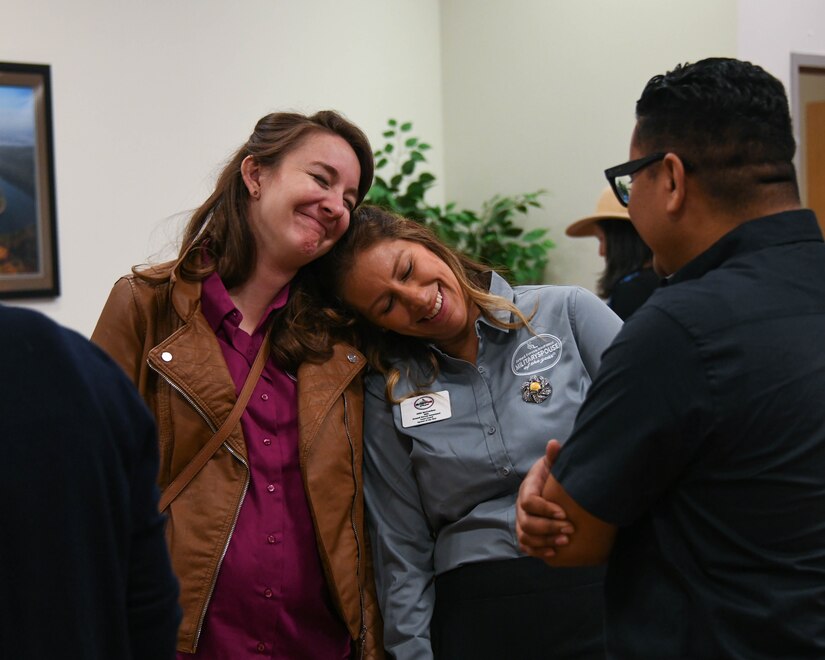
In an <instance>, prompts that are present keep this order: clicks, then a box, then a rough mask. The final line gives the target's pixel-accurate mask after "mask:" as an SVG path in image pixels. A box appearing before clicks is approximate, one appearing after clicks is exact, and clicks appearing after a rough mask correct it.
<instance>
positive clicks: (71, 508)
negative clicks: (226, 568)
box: [0, 305, 180, 660]
mask: <svg viewBox="0 0 825 660" xmlns="http://www.w3.org/2000/svg"><path fill="white" fill-rule="evenodd" d="M0 364H2V365H3V381H2V383H3V385H2V389H1V390H0V392H1V393H2V396H0V423H2V433H0V446H2V456H3V460H2V461H0V498H2V500H3V501H4V502H5V503H6V505H5V506H3V507H2V508H0V529H2V530H3V541H2V544H0V584H2V585H3V588H2V589H0V610H2V611H3V612H4V616H3V617H0V657H3V658H5V657H9V658H12V657H55V654H57V655H58V656H61V657H77V658H80V657H83V658H92V657H95V658H97V657H100V658H103V657H106V658H125V657H131V658H134V659H135V660H172V659H173V658H174V657H175V638H176V634H177V627H178V624H179V621H180V609H179V606H178V603H177V596H178V587H177V581H176V579H175V577H174V575H173V573H172V569H171V563H170V561H169V556H168V552H167V549H166V545H165V542H164V535H163V525H164V523H163V518H162V517H161V515H160V514H159V513H158V511H157V503H158V492H157V487H156V485H155V479H156V477H157V469H158V455H157V452H158V449H157V441H156V437H155V426H154V421H153V419H152V417H151V414H150V413H149V411H148V410H147V408H146V406H145V405H144V403H143V401H142V400H141V398H140V396H139V395H138V393H137V391H136V390H135V388H134V386H133V385H132V383H131V382H130V381H129V380H128V378H127V377H126V376H125V374H124V373H123V372H122V371H121V369H120V368H119V367H118V366H117V365H116V364H115V363H114V362H113V361H112V360H111V359H109V358H108V356H106V355H105V354H104V353H103V351H101V350H100V349H98V348H97V347H96V346H94V345H93V344H91V343H90V342H89V341H88V340H87V339H85V338H84V337H82V336H80V335H79V334H77V333H75V332H72V331H70V330H67V329H65V328H62V327H60V326H59V325H57V324H55V323H54V322H53V321H51V320H49V319H48V318H46V317H45V316H43V315H42V314H39V313H36V312H32V311H30V310H21V309H15V308H9V307H4V306H2V305H0Z"/></svg>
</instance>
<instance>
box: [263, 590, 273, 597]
mask: <svg viewBox="0 0 825 660" xmlns="http://www.w3.org/2000/svg"><path fill="white" fill-rule="evenodd" d="M264 597H265V598H272V589H264Z"/></svg>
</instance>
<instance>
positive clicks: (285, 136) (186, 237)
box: [132, 110, 374, 371]
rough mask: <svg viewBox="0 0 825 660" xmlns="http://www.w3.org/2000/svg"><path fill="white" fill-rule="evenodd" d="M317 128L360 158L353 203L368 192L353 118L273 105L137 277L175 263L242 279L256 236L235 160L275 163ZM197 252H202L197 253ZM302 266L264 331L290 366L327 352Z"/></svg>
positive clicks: (195, 274) (184, 271) (366, 158)
mask: <svg viewBox="0 0 825 660" xmlns="http://www.w3.org/2000/svg"><path fill="white" fill-rule="evenodd" d="M318 133H329V134H332V135H338V136H340V137H341V138H343V139H344V140H346V142H347V143H348V144H349V145H350V146H351V147H352V150H353V151H354V152H355V155H356V157H357V158H358V162H359V164H360V166H361V175H360V179H359V182H358V197H357V200H356V205H357V204H360V203H361V201H362V200H363V199H364V196H365V195H366V194H367V191H368V190H369V187H370V185H372V177H373V173H374V165H373V156H372V148H371V147H370V143H369V140H368V139H367V136H366V135H365V134H364V133H363V131H361V129H359V128H358V127H357V126H355V125H354V124H352V123H351V122H349V121H348V120H346V119H344V117H342V116H341V115H340V114H338V113H337V112H334V111H332V110H323V111H321V112H318V113H316V114H314V115H309V116H307V115H303V114H299V113H292V112H275V113H271V114H268V115H265V116H264V117H261V119H259V120H258V122H257V124H256V125H255V130H253V131H252V135H250V136H249V139H248V140H247V141H246V143H245V144H244V145H243V146H242V147H240V148H239V149H238V150H237V151H236V152H235V154H234V155H233V156H232V157H231V158H230V159H229V161H228V162H227V163H226V165H225V166H224V168H223V170H222V171H221V173H220V175H219V176H218V180H217V183H216V184H215V190H214V191H213V192H212V194H211V195H210V196H209V198H208V199H207V200H206V201H205V202H204V203H203V204H201V206H200V207H199V208H198V209H197V210H196V211H195V212H194V213H193V214H192V217H191V219H190V220H189V222H188V224H187V226H186V228H185V230H184V232H183V239H182V241H181V248H180V252H179V254H178V259H177V261H176V262H174V263H173V264H166V265H164V266H163V267H161V268H157V267H155V268H149V269H144V268H141V269H138V268H137V267H136V268H133V269H132V270H133V272H134V273H135V275H136V276H137V277H140V278H141V279H143V280H145V281H148V282H150V283H153V284H160V283H163V282H166V281H168V280H169V276H170V274H171V272H172V270H174V269H175V268H177V267H178V266H179V267H180V273H181V277H183V278H185V279H188V280H194V281H201V280H203V279H204V278H206V277H207V276H208V275H209V274H210V273H212V272H214V271H217V272H218V275H220V278H221V280H222V281H223V283H224V285H225V286H226V288H227V289H232V288H235V287H237V286H240V285H242V284H243V283H244V282H246V281H247V280H248V279H249V277H250V276H251V275H252V270H253V268H254V265H255V251H256V246H255V239H254V237H253V235H252V232H251V231H250V229H249V223H248V222H247V209H248V206H249V203H250V197H249V191H248V190H247V188H246V186H245V185H244V182H243V177H242V175H241V163H242V162H243V160H244V159H245V158H246V157H247V156H251V157H252V158H254V159H255V161H256V162H257V163H258V164H259V165H260V166H261V167H262V168H275V167H277V166H278V165H279V164H280V163H281V162H282V161H283V159H284V158H285V157H286V156H287V155H288V154H289V153H291V152H292V151H294V150H295V149H297V148H298V147H300V146H301V145H302V144H303V142H304V141H305V140H306V139H307V138H308V137H310V136H311V135H315V134H318ZM204 256H206V257H208V258H204ZM304 280H305V278H304V277H303V276H302V273H300V272H299V273H298V275H297V276H296V277H295V278H294V279H293V280H292V283H291V284H290V296H289V301H288V302H287V304H286V305H285V306H284V307H282V308H281V309H279V310H278V311H277V312H275V314H276V318H275V319H274V323H275V325H274V327H273V331H272V335H271V343H272V354H273V357H274V358H275V360H276V361H277V362H278V364H279V365H281V366H282V367H283V368H285V369H288V370H291V371H294V370H295V369H297V368H298V365H300V364H301V362H303V361H305V360H313V361H319V360H323V359H324V358H326V357H328V356H329V355H330V354H331V345H330V343H331V337H330V334H329V329H328V327H327V324H326V317H325V316H324V315H322V314H321V313H319V310H318V309H317V307H315V306H313V303H314V300H313V299H311V298H310V297H308V296H307V292H306V290H305V288H304V286H305V285H304Z"/></svg>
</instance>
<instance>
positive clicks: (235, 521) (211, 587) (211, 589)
mask: <svg viewBox="0 0 825 660" xmlns="http://www.w3.org/2000/svg"><path fill="white" fill-rule="evenodd" d="M223 445H224V447H226V449H227V451H228V452H229V453H230V454H232V455H233V456H234V457H235V458H237V459H238V460H239V461H240V462H241V463H242V464H243V465H244V467H246V482H245V483H244V485H243V492H242V493H241V499H240V500H238V506H237V507H236V509H235V517H234V519H233V520H232V527H231V528H230V529H229V536H227V537H226V545H224V546H223V551H221V558H220V559H219V560H218V565H217V566H216V568H215V573H214V575H213V577H212V584H210V585H209V593H208V594H207V595H206V602H205V603H204V605H203V610H201V615H200V618H199V619H198V629H197V631H195V650H196V651H197V649H198V642H199V641H200V638H201V630H202V629H203V621H204V619H205V618H206V610H207V609H208V608H209V601H210V600H212V592H214V591H215V583H216V582H217V581H218V573H219V572H220V570H221V564H223V558H224V557H225V556H226V551H227V550H228V549H229V542H230V541H231V540H232V534H234V533H235V525H237V524H238V515H239V514H240V512H241V506H242V505H243V501H244V498H245V497H246V491H247V490H248V489H249V463H247V462H246V461H245V460H244V459H243V457H242V456H240V455H239V454H238V453H237V452H236V451H235V450H234V449H232V447H230V446H229V445H228V444H227V443H225V442H224V443H223Z"/></svg>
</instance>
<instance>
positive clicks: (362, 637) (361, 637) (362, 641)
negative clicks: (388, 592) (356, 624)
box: [341, 392, 367, 660]
mask: <svg viewBox="0 0 825 660" xmlns="http://www.w3.org/2000/svg"><path fill="white" fill-rule="evenodd" d="M341 396H342V398H343V399H344V428H345V429H346V432H347V441H348V442H349V447H350V456H351V457H352V461H351V465H352V481H353V483H354V484H355V493H354V497H353V498H352V506H351V507H350V525H351V526H352V533H353V534H354V535H355V546H356V548H357V549H358V557H357V562H356V566H357V570H356V574H357V576H358V600H359V606H360V609H361V629H360V631H359V634H358V641H359V646H360V647H361V649H360V652H359V654H358V655H359V658H361V660H363V658H364V652H365V647H366V641H367V613H366V612H365V607H364V587H363V584H362V579H363V569H362V567H361V560H362V557H363V550H362V548H361V537H360V536H359V535H358V525H357V523H356V520H355V503H356V502H357V501H358V470H357V469H356V467H355V443H354V442H353V441H352V435H350V432H349V405H348V404H347V395H346V392H344V393H343V394H342V395H341Z"/></svg>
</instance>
